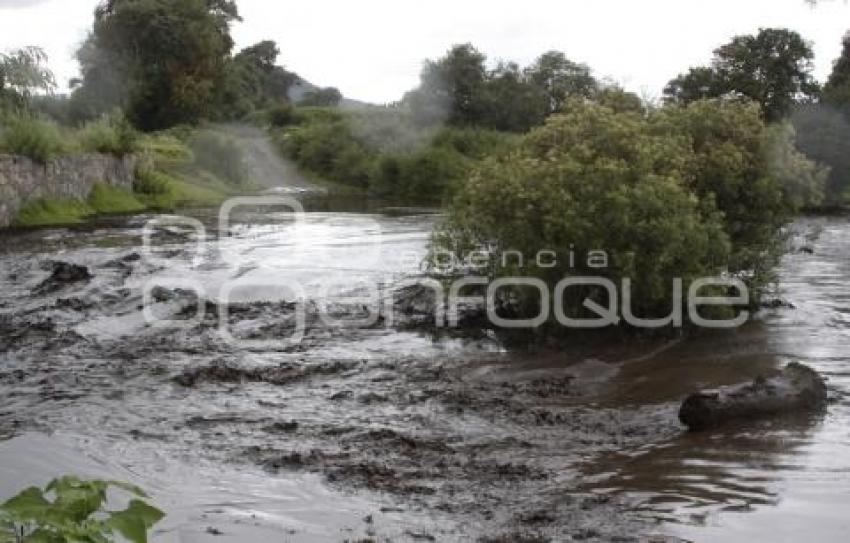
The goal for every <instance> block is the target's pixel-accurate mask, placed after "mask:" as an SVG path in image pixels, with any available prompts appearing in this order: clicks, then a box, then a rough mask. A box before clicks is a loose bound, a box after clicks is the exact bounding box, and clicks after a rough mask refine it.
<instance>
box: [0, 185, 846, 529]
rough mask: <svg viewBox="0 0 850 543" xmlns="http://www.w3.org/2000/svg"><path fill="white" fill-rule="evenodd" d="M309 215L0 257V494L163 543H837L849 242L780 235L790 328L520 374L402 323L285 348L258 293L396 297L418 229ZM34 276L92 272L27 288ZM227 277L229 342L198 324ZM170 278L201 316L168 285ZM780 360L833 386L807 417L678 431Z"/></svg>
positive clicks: (822, 221) (550, 363)
mask: <svg viewBox="0 0 850 543" xmlns="http://www.w3.org/2000/svg"><path fill="white" fill-rule="evenodd" d="M308 210H310V212H309V213H307V215H306V216H305V218H304V220H303V221H300V222H295V223H293V222H292V221H291V220H290V219H289V217H288V216H285V215H283V214H280V215H276V214H275V213H271V214H263V215H256V214H252V213H251V212H245V213H243V214H242V215H240V216H239V218H238V220H237V224H236V226H235V227H234V228H233V229H232V231H231V233H230V235H227V236H219V235H218V232H216V226H215V224H216V222H215V220H214V219H215V214H214V212H213V211H210V212H198V211H195V212H192V213H191V214H192V215H193V216H196V217H197V218H199V219H200V220H201V222H202V223H203V224H205V225H206V226H207V227H208V229H207V232H206V235H205V236H204V237H201V238H198V237H193V236H190V235H187V234H186V232H184V231H182V230H180V229H175V228H172V229H169V230H166V231H162V232H159V233H158V234H157V235H156V236H155V237H154V245H155V247H154V250H153V251H152V254H151V255H144V254H142V253H143V251H142V248H141V244H142V240H141V233H142V228H143V226H144V224H145V222H146V221H147V220H148V219H150V218H151V217H149V216H139V217H130V218H117V219H107V220H102V221H99V222H96V223H92V224H90V225H87V226H85V227H79V228H74V229H54V230H42V231H35V232H33V231H30V232H8V233H4V234H2V235H0V498H3V497H6V496H11V495H13V494H14V493H15V492H16V491H18V490H20V489H21V488H23V487H25V486H28V485H43V484H45V483H46V482H47V481H48V480H49V479H50V478H51V477H54V476H57V475H60V474H66V473H76V474H80V475H85V476H93V477H110V478H117V479H122V480H126V481H131V482H134V483H137V484H139V485H141V486H142V487H143V488H145V489H147V490H148V491H149V493H150V494H151V496H152V500H153V501H154V502H155V503H156V504H157V505H159V506H160V507H161V508H163V509H164V510H166V511H167V513H168V516H167V518H166V519H165V520H164V521H163V522H162V523H161V525H159V526H158V527H157V528H156V531H155V533H154V535H153V541H162V542H166V541H169V542H171V541H179V542H194V541H234V542H237V541H239V542H241V541H262V542H264V541H293V542H301V541H305V542H312V541H361V540H374V541H475V540H481V541H537V540H549V541H573V540H582V541H681V540H684V541H724V542H726V541H733V542H735V541H741V542H744V541H747V542H749V541H754V540H769V541H800V540H804V539H811V540H812V541H836V542H837V541H847V540H848V539H850V515H848V510H850V402H849V401H848V399H847V395H846V394H847V393H848V392H850V367H848V365H847V357H848V353H850V290H848V289H850V220H848V219H846V218H817V219H801V220H800V221H798V222H797V223H796V224H795V226H794V228H795V230H796V231H798V232H801V233H803V234H806V233H808V234H809V238H808V240H806V239H804V238H803V237H802V236H801V237H800V239H799V240H798V243H801V244H802V243H805V244H809V245H811V248H813V249H814V251H813V253H812V254H809V253H808V252H792V253H790V254H789V255H788V256H787V257H786V258H785V259H784V261H783V263H782V266H781V270H780V274H779V285H778V292H777V293H776V296H778V297H780V298H781V299H783V300H787V301H788V302H790V303H791V304H793V306H794V308H793V309H791V308H788V307H783V308H778V309H770V310H764V311H763V312H762V313H760V314H759V315H757V317H756V318H755V319H754V320H753V322H750V323H748V324H747V325H745V326H744V327H742V328H741V329H739V330H736V331H734V332H724V333H712V334H704V335H700V336H697V337H692V338H688V339H686V340H679V341H674V342H668V343H634V344H630V345H624V346H610V347H606V348H599V349H596V350H591V351H588V350H587V349H578V348H576V349H574V350H571V349H569V348H567V349H562V350H559V351H557V352H553V351H542V350H538V351H534V352H529V351H517V350H511V349H507V348H505V347H504V346H503V345H502V344H500V343H499V342H498V340H497V339H496V338H495V336H494V335H493V334H492V333H488V332H487V331H486V330H479V331H478V332H476V333H464V334H460V333H439V334H438V333H435V332H434V331H433V330H429V329H428V328H427V327H425V326H416V325H410V323H407V325H404V323H396V324H395V325H393V326H389V325H387V324H386V323H383V324H381V323H377V324H370V325H361V326H348V327H341V328H335V327H330V326H324V325H320V324H318V323H317V322H315V321H314V320H311V321H309V322H308V325H307V331H306V335H305V338H304V340H303V341H302V342H301V343H300V344H297V345H292V344H288V343H286V342H285V341H283V340H282V339H281V338H283V337H286V336H287V334H290V333H292V332H293V329H292V322H293V314H292V307H291V306H288V305H287V304H284V303H278V302H279V301H280V300H284V299H287V296H289V295H290V294H291V293H287V294H282V293H279V292H274V293H272V290H273V289H272V287H271V285H280V284H283V283H286V282H287V281H288V282H296V281H297V283H298V284H299V285H300V286H301V288H302V289H303V292H302V295H303V298H304V299H306V300H310V301H311V303H312V302H315V303H321V302H322V301H323V300H325V301H333V300H336V298H335V296H338V295H339V293H340V292H347V293H348V294H351V293H353V292H359V291H360V290H362V289H363V288H364V287H366V286H368V285H394V284H399V282H403V281H405V280H406V279H408V278H411V277H415V276H417V275H418V273H419V272H418V263H419V261H420V260H421V258H422V257H424V256H425V253H426V250H427V243H428V238H429V233H430V231H431V228H432V227H433V225H434V223H435V221H436V220H437V217H436V216H435V215H433V214H429V213H426V212H415V211H413V210H403V209H387V208H381V207H379V206H372V207H371V208H364V207H363V206H362V205H352V204H350V203H348V202H343V203H339V202H332V201H328V200H317V201H315V202H310V203H309V204H308ZM219 238H220V240H221V241H219ZM196 253H197V256H198V258H197V259H194V257H195V256H196ZM148 256H153V257H155V258H148ZM50 261H63V262H70V263H75V264H79V265H84V266H86V267H88V269H89V270H90V272H91V275H92V276H93V277H92V278H91V279H90V280H87V281H78V282H72V283H68V284H59V285H50V284H48V285H47V286H45V283H44V281H45V279H46V278H47V277H48V276H49V275H50V266H49V262H50ZM234 282H235V283H236V284H237V285H239V288H238V289H236V290H234V296H235V298H231V303H232V304H234V305H232V306H231V307H230V310H229V312H230V315H229V317H228V318H229V320H228V323H229V325H230V330H231V334H232V335H233V336H235V337H237V339H239V340H240V341H235V342H234V341H232V340H227V339H226V338H223V337H222V334H221V332H220V331H219V328H218V325H220V324H221V319H222V318H220V317H219V316H218V315H217V314H216V312H215V310H216V308H217V307H221V305H223V304H224V301H223V293H224V292H225V291H227V290H228V288H229V287H228V285H231V284H233V283H234ZM188 283H192V284H194V285H195V286H196V287H197V288H201V289H203V295H202V298H203V300H204V302H202V303H198V301H197V298H195V297H194V296H189V297H188V298H187V297H186V296H185V295H184V294H180V292H181V291H179V290H177V291H175V290H174V289H180V288H185V287H186V285H187V284H188ZM330 283H333V284H335V285H338V288H337V289H336V290H333V289H332V290H331V291H326V290H325V287H326V286H327V285H328V284H330ZM153 285H156V286H161V287H164V288H165V289H170V290H168V291H164V292H167V293H171V294H169V295H163V296H160V300H161V301H158V303H157V304H156V307H155V310H156V312H157V315H159V316H161V317H162V318H171V319H175V320H178V321H180V319H184V317H185V315H186V314H192V313H194V311H195V310H196V309H198V307H199V306H202V305H206V306H207V311H206V315H205V316H204V317H203V319H202V320H200V321H199V322H196V323H189V324H188V325H186V326H181V327H157V326H151V325H150V324H149V323H147V322H146V321H145V318H144V312H143V305H144V303H145V302H144V295H143V293H144V291H145V290H146V289H150V287H151V286H153ZM237 291H238V293H237ZM234 300H236V302H238V304H236V303H235V302H234ZM349 302H350V300H349ZM340 307H342V309H340V311H341V312H342V313H343V314H345V313H346V312H348V314H349V316H350V315H351V314H352V312H354V313H357V312H358V311H361V309H362V312H364V313H365V314H368V313H369V308H367V307H364V304H359V305H358V304H354V305H352V304H351V303H348V305H344V304H343V305H342V306H340ZM352 307H357V308H360V309H356V310H353V309H352ZM181 322H182V321H181ZM792 361H802V362H805V363H806V364H809V365H811V366H812V367H813V368H815V369H816V370H818V371H819V372H821V373H822V374H823V375H824V376H825V377H826V378H827V379H828V384H829V388H830V394H831V396H832V398H833V401H832V402H831V403H830V405H829V408H828V410H827V411H826V412H825V413H823V414H818V415H811V416H796V417H785V418H777V419H771V420H765V421H752V422H747V423H740V424H736V425H732V426H726V427H724V428H721V429H719V430H715V431H710V432H703V433H694V434H691V433H687V432H686V431H685V429H684V428H683V427H682V426H680V424H679V423H678V421H677V418H676V413H677V410H678V405H679V403H680V401H681V400H682V398H683V397H684V396H686V395H687V394H688V393H690V392H692V391H694V390H696V389H699V388H704V387H711V386H715V385H721V384H731V383H737V382H741V381H744V380H747V379H750V378H752V377H754V376H756V375H759V374H763V373H770V372H772V371H775V369H776V368H778V367H781V366H782V365H784V364H785V363H788V362H792Z"/></svg>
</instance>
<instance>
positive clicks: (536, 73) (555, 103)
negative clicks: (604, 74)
mask: <svg viewBox="0 0 850 543" xmlns="http://www.w3.org/2000/svg"><path fill="white" fill-rule="evenodd" d="M526 74H527V75H528V77H529V79H530V80H531V82H532V83H534V84H535V85H536V86H538V87H539V88H540V89H541V90H542V91H543V92H544V93H545V94H546V98H547V99H548V104H547V105H548V109H549V113H555V112H557V111H561V109H562V107H563V105H564V103H565V102H566V100H567V99H568V98H570V97H572V96H582V97H585V98H591V97H592V96H593V95H594V94H595V93H596V91H597V90H598V84H597V82H596V79H595V78H594V77H593V75H592V74H591V71H590V68H588V67H587V66H586V65H584V64H578V63H576V62H573V61H571V60H570V59H568V58H567V57H566V56H565V55H564V53H562V52H560V51H548V52H546V53H543V54H542V55H541V56H540V57H539V58H538V59H537V60H536V61H535V63H534V64H533V65H532V66H530V67H529V68H527V69H526Z"/></svg>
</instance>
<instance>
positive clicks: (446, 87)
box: [405, 43, 487, 125]
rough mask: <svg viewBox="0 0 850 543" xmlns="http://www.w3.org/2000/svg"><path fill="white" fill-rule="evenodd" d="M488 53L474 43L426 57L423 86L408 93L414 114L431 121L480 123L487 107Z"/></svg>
mask: <svg viewBox="0 0 850 543" xmlns="http://www.w3.org/2000/svg"><path fill="white" fill-rule="evenodd" d="M486 60H487V57H486V56H485V55H484V54H483V53H481V52H480V51H478V49H476V48H475V47H473V46H472V44H469V43H466V44H463V45H456V46H454V47H452V48H451V49H450V50H449V51H448V53H447V54H446V56H444V57H443V58H441V59H439V60H436V61H431V60H429V61H426V62H425V67H424V68H423V70H422V75H421V77H420V79H421V83H420V85H419V88H418V89H416V90H414V91H412V92H411V93H408V95H407V96H406V97H405V101H407V102H408V103H409V104H410V106H411V109H412V110H413V112H414V115H415V116H416V117H417V119H419V120H420V121H421V122H423V123H426V124H430V123H435V122H442V121H448V122H450V123H452V124H457V125H469V124H476V123H477V122H478V121H480V119H481V117H482V113H483V109H484V105H483V103H482V97H483V96H484V87H485V85H486V83H487V69H486V66H485V61H486Z"/></svg>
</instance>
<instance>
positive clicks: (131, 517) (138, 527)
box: [106, 511, 148, 543]
mask: <svg viewBox="0 0 850 543" xmlns="http://www.w3.org/2000/svg"><path fill="white" fill-rule="evenodd" d="M106 524H107V526H109V527H111V528H113V529H114V530H116V531H118V532H119V533H120V534H121V535H123V536H124V537H126V538H127V539H128V540H130V541H131V542H132V543H148V535H147V527H146V526H145V522H144V520H142V518H141V517H140V516H138V515H135V514H133V513H128V512H127V511H119V512H117V513H112V514H111V515H110V516H109V519H108V520H107V521H106Z"/></svg>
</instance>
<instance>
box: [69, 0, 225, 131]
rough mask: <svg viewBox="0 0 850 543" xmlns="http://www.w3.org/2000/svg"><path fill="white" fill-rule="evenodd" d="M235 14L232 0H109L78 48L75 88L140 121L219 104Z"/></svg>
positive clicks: (169, 118) (159, 121) (160, 124)
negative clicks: (219, 87) (78, 73)
mask: <svg viewBox="0 0 850 543" xmlns="http://www.w3.org/2000/svg"><path fill="white" fill-rule="evenodd" d="M238 17H239V15H238V12H237V10H236V5H235V3H234V2H232V1H228V0H177V1H175V0H107V1H105V2H103V3H102V4H100V5H99V6H98V7H97V9H96V10H95V21H94V27H93V29H92V32H91V34H90V36H89V38H88V40H87V41H86V43H85V44H84V45H83V47H82V49H81V50H80V53H79V55H78V57H79V60H80V63H81V66H82V71H83V86H82V88H81V89H80V90H79V91H78V92H80V93H83V95H84V96H86V97H87V98H88V101H89V103H94V102H100V103H101V104H102V107H112V106H114V105H120V106H122V107H124V108H125V110H126V112H127V115H128V117H129V118H130V119H131V120H132V121H133V122H134V123H135V124H136V125H137V126H139V127H140V128H143V129H157V128H164V127H168V126H172V125H175V124H179V123H193V122H196V121H198V120H199V119H201V118H203V117H204V116H206V115H208V114H209V113H210V108H211V106H212V104H214V96H215V93H216V87H217V85H218V84H220V83H221V81H222V79H223V77H224V74H225V69H226V65H227V62H228V60H229V57H230V51H231V49H232V47H233V40H232V38H231V37H230V28H229V25H230V23H231V22H232V21H234V20H236V19H238Z"/></svg>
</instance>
